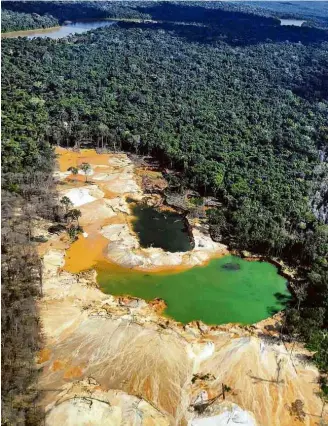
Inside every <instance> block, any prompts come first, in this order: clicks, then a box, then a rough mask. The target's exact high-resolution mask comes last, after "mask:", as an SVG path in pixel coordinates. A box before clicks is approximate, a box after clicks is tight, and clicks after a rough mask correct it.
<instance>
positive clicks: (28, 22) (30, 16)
mask: <svg viewBox="0 0 328 426" xmlns="http://www.w3.org/2000/svg"><path fill="white" fill-rule="evenodd" d="M58 24H59V22H58V19H56V18H54V17H53V16H50V15H42V16H41V15H38V14H37V13H20V12H14V11H12V10H6V9H4V10H2V11H1V31H2V32H3V33H5V32H8V31H19V30H30V29H34V28H48V27H54V26H56V25H58Z"/></svg>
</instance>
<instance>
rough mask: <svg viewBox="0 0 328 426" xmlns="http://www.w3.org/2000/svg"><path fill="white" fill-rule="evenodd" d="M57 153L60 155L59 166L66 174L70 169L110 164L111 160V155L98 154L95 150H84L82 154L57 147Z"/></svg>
mask: <svg viewBox="0 0 328 426" xmlns="http://www.w3.org/2000/svg"><path fill="white" fill-rule="evenodd" d="M55 153H56V154H57V155H59V158H58V164H59V170H60V171H61V172H66V171H67V169H68V168H70V167H78V166H80V165H81V164H82V163H90V164H91V163H92V164H98V165H103V164H108V160H109V158H110V154H97V152H96V151H95V150H94V149H83V150H81V151H80V152H74V151H68V150H67V149H65V148H60V147H56V149H55Z"/></svg>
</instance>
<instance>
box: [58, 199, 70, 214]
mask: <svg viewBox="0 0 328 426" xmlns="http://www.w3.org/2000/svg"><path fill="white" fill-rule="evenodd" d="M60 203H61V204H63V205H64V206H65V211H66V214H67V212H68V209H69V208H70V207H73V203H72V201H71V200H70V199H69V198H68V197H67V196H66V195H65V196H64V197H62V198H61V199H60Z"/></svg>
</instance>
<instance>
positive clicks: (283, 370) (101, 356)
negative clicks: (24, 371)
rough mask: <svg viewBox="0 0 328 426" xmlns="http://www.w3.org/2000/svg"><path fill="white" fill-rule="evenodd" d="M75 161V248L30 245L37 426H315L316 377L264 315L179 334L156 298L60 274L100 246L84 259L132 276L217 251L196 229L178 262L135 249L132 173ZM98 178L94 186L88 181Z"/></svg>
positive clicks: (118, 161) (111, 163)
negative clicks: (39, 276)
mask: <svg viewBox="0 0 328 426" xmlns="http://www.w3.org/2000/svg"><path fill="white" fill-rule="evenodd" d="M63 154H64V156H66V159H65V161H66V164H65V166H67V164H69V165H68V166H67V167H69V166H70V165H74V164H76V162H77V161H81V160H79V157H78V154H77V153H73V154H72V156H73V157H74V156H75V160H74V161H73V160H72V159H71V158H70V157H69V154H68V152H65V151H63ZM80 155H81V156H84V160H83V161H85V158H86V157H88V162H89V163H90V164H91V165H92V168H93V170H94V173H93V175H92V177H90V181H91V178H92V183H91V182H87V183H83V186H82V187H83V188H85V189H87V190H88V191H89V192H87V196H90V197H93V198H95V200H92V201H90V202H87V203H84V204H80V209H81V211H82V217H81V223H83V228H84V231H85V232H86V234H87V236H86V237H82V238H81V239H80V240H79V241H78V242H77V245H76V247H78V248H77V252H74V250H75V249H73V247H74V246H75V244H76V243H74V244H73V245H72V246H71V247H70V248H69V249H68V244H66V247H65V244H64V243H63V241H62V236H61V235H53V236H51V237H50V239H49V241H48V242H47V243H44V247H43V248H42V245H41V248H40V252H42V253H43V259H44V274H43V278H44V279H43V283H44V286H43V291H44V297H43V299H42V300H41V302H40V306H39V308H40V315H41V320H42V325H43V333H44V338H45V347H44V349H43V350H42V351H41V353H40V354H39V359H38V363H39V366H40V368H42V371H41V374H40V381H39V388H40V390H41V404H42V405H43V407H44V408H45V410H46V425H48V426H57V425H59V424H63V425H64V424H65V425H72V426H73V425H74V426H75V425H89V426H90V425H94V426H100V425H114V426H116V425H144V426H149V425H154V426H157V425H158V426H161V425H183V426H187V425H189V426H212V425H213V426H214V425H215V426H217V425H227V424H228V425H230V424H232V425H233V424H245V425H248V426H255V425H258V426H260V425H261V426H264V425H265V426H267V425H268V426H271V425H272V426H290V425H299V424H304V425H308V426H309V425H316V424H317V423H318V421H319V420H320V418H319V416H320V413H321V408H322V403H321V400H320V398H319V397H318V396H317V395H316V392H317V391H318V384H317V379H318V371H317V370H316V368H314V367H313V365H311V364H307V363H306V362H305V356H304V355H305V354H306V352H305V351H304V350H303V349H302V348H301V347H295V348H294V351H293V354H291V351H290V348H288V347H286V346H285V345H284V344H283V343H281V342H280V341H279V339H278V338H277V332H275V331H270V330H274V325H275V323H276V320H275V319H270V320H268V321H264V322H262V323H260V324H258V325H255V326H250V327H239V326H237V325H226V326H221V327H210V326H207V325H205V324H202V323H191V324H187V325H185V326H182V325H181V324H178V323H176V322H175V321H173V320H170V319H168V318H164V317H162V316H161V315H160V310H161V302H160V301H158V302H154V303H149V304H147V303H146V302H145V301H143V300H140V299H136V298H128V297H113V296H110V295H107V294H104V293H102V292H101V291H100V290H99V289H98V288H97V284H96V273H95V272H94V271H92V270H90V271H87V272H81V273H78V274H73V273H71V272H69V271H68V270H67V269H70V268H66V265H67V261H68V256H71V268H72V269H74V268H73V266H74V265H75V266H76V265H77V264H76V263H74V262H75V261H76V257H80V258H81V257H82V258H83V256H85V258H86V261H85V263H86V264H88V265H92V262H91V261H90V259H89V260H88V258H90V256H91V257H92V256H93V254H92V253H91V254H90V253H89V251H90V247H92V244H94V245H95V247H100V248H101V250H100V253H99V252H98V254H96V255H95V256H96V257H99V256H100V255H101V253H103V252H105V254H106V255H107V256H109V258H110V259H111V260H112V261H115V262H117V263H120V264H124V265H125V264H126V265H128V264H129V265H131V262H136V263H137V265H138V266H142V267H143V268H144V267H146V268H147V267H151V265H154V264H155V265H156V266H157V265H160V266H163V265H172V264H177V265H181V264H182V262H185V264H187V262H190V263H189V264H191V265H192V264H196V262H203V261H206V260H207V259H208V257H206V256H212V255H216V254H217V253H218V250H219V249H221V247H219V246H217V245H216V244H215V243H213V242H212V241H211V240H210V238H209V236H208V235H206V234H204V232H203V231H202V230H200V229H198V228H196V227H195V228H194V229H193V233H194V239H195V248H194V249H193V250H192V251H190V252H187V253H183V255H181V256H180V253H172V255H174V256H176V258H173V257H172V258H171V257H170V254H167V253H161V252H160V251H156V250H150V249H141V248H140V247H139V245H138V241H137V239H136V237H135V235H134V234H133V232H132V231H131V228H130V225H129V220H128V216H129V210H128V206H127V205H126V204H125V203H126V200H125V196H126V195H127V194H131V193H132V194H134V195H135V196H136V197H138V198H139V199H140V198H142V197H143V194H142V191H141V189H140V188H139V186H138V185H137V182H136V180H134V173H133V165H132V164H130V162H129V161H128V159H127V157H126V156H123V155H115V154H113V155H112V156H110V155H107V154H106V155H104V156H103V158H102V160H101V161H100V158H99V157H97V156H96V154H95V153H92V152H90V151H89V152H87V153H85V152H82V154H80ZM93 159H94V160H93ZM103 160H105V164H102V162H104V161H103ZM92 161H94V162H92ZM72 163H73V164H72ZM100 166H102V167H100ZM126 168H127V169H126ZM100 169H102V171H101V172H99V170H100ZM61 171H62V172H64V171H65V170H61ZM98 173H102V175H101V177H102V178H101V179H98V180H97V179H96V177H97V176H98V177H99V175H97V174H98ZM111 173H115V176H116V177H115V179H110V177H111ZM66 178H67V177H66ZM103 178H105V179H103ZM79 182H80V181H79ZM98 182H99V186H98ZM110 182H112V183H113V182H115V186H113V185H112V184H110ZM125 184H127V185H128V190H127V189H126V188H127V187H124V185H125ZM90 185H91V186H93V185H96V186H98V189H96V190H93V188H90ZM68 186H69V187H68V188H66V187H65V185H60V192H61V195H63V194H68V195H67V196H69V194H70V193H69V191H70V190H71V189H72V188H74V185H73V183H72V182H71V183H69V182H68ZM80 187H81V186H80ZM124 188H125V189H124ZM118 190H119V191H120V192H116V191H118ZM84 194H85V193H84ZM118 194H121V196H119V195H118ZM83 197H85V195H83V196H82V199H84V200H85V198H83ZM80 198H81V197H79V198H78V199H80ZM72 201H74V197H73V200H72ZM98 208H99V209H100V210H101V213H99V212H98ZM122 235H123V236H124V238H122ZM123 243H124V244H125V253H126V256H127V258H126V257H124V256H123V250H122V244H123ZM79 244H80V246H79ZM111 245H113V246H112V247H110V246H111ZM67 249H68V250H67ZM131 253H132V254H131ZM205 254H206V256H205ZM138 256H139V257H138ZM165 256H167V257H169V259H166V257H165ZM190 259H191V260H190ZM195 259H196V260H195ZM82 260H83V259H82ZM79 262H80V264H81V265H82V264H83V262H82V261H81V259H79ZM65 269H66V270H65ZM76 269H79V268H76ZM82 269H83V268H82ZM76 272H78V271H76ZM181 303H183V300H181ZM267 325H269V327H267ZM223 385H225V386H226V388H224V387H223ZM223 389H225V392H224V393H223V392H222V390H223ZM297 399H300V400H301V401H302V402H304V411H305V413H306V415H305V418H304V423H300V422H299V421H298V420H297V419H296V418H295V417H294V416H292V415H291V414H290V411H289V407H290V406H291V404H292V403H293V402H294V401H295V400H297Z"/></svg>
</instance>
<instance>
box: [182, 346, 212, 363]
mask: <svg viewBox="0 0 328 426" xmlns="http://www.w3.org/2000/svg"><path fill="white" fill-rule="evenodd" d="M214 351H215V346H214V343H213V342H206V343H205V344H195V345H192V346H188V356H189V358H190V359H194V360H196V361H198V362H202V361H204V360H205V359H208V358H210V357H211V356H212V355H213V354H214Z"/></svg>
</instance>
